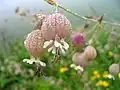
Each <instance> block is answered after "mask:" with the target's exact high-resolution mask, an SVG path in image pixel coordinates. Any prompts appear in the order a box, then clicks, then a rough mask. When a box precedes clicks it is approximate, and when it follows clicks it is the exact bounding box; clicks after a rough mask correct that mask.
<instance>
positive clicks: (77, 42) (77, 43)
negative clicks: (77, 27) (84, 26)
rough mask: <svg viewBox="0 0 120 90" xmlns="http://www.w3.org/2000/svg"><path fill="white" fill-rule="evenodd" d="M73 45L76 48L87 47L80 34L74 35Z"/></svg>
mask: <svg viewBox="0 0 120 90" xmlns="http://www.w3.org/2000/svg"><path fill="white" fill-rule="evenodd" d="M72 44H73V46H75V47H78V48H82V47H83V46H84V45H85V40H84V36H83V34H82V33H80V32H73V33H72Z"/></svg>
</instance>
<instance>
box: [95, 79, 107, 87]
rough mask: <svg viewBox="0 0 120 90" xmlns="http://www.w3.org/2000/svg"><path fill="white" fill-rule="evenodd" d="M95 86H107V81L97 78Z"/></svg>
mask: <svg viewBox="0 0 120 90" xmlns="http://www.w3.org/2000/svg"><path fill="white" fill-rule="evenodd" d="M96 85H97V86H103V87H108V86H109V83H108V82H107V81H105V80H99V81H98V82H97V84H96Z"/></svg>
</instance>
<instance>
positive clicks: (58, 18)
mask: <svg viewBox="0 0 120 90" xmlns="http://www.w3.org/2000/svg"><path fill="white" fill-rule="evenodd" d="M70 28H71V24H70V21H69V20H68V19H67V18H66V17H65V16H64V15H62V14H60V13H53V14H50V15H48V16H47V17H46V18H45V19H44V21H43V23H42V26H41V30H42V33H43V35H44V36H43V37H44V39H45V40H46V41H49V40H54V39H55V37H56V35H58V36H59V37H60V39H62V38H66V37H67V36H68V35H69V30H70Z"/></svg>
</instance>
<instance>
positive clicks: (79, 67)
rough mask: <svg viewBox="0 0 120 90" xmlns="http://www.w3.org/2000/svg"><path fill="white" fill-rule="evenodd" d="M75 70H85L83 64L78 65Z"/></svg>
mask: <svg viewBox="0 0 120 90" xmlns="http://www.w3.org/2000/svg"><path fill="white" fill-rule="evenodd" d="M75 70H80V71H82V72H83V71H84V69H83V67H81V66H76V67H75Z"/></svg>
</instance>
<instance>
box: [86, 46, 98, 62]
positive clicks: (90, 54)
mask: <svg viewBox="0 0 120 90" xmlns="http://www.w3.org/2000/svg"><path fill="white" fill-rule="evenodd" d="M85 53H86V54H87V56H88V60H93V59H95V58H96V56H97V52H96V49H95V48H94V47H92V46H87V47H86V48H85Z"/></svg>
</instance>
